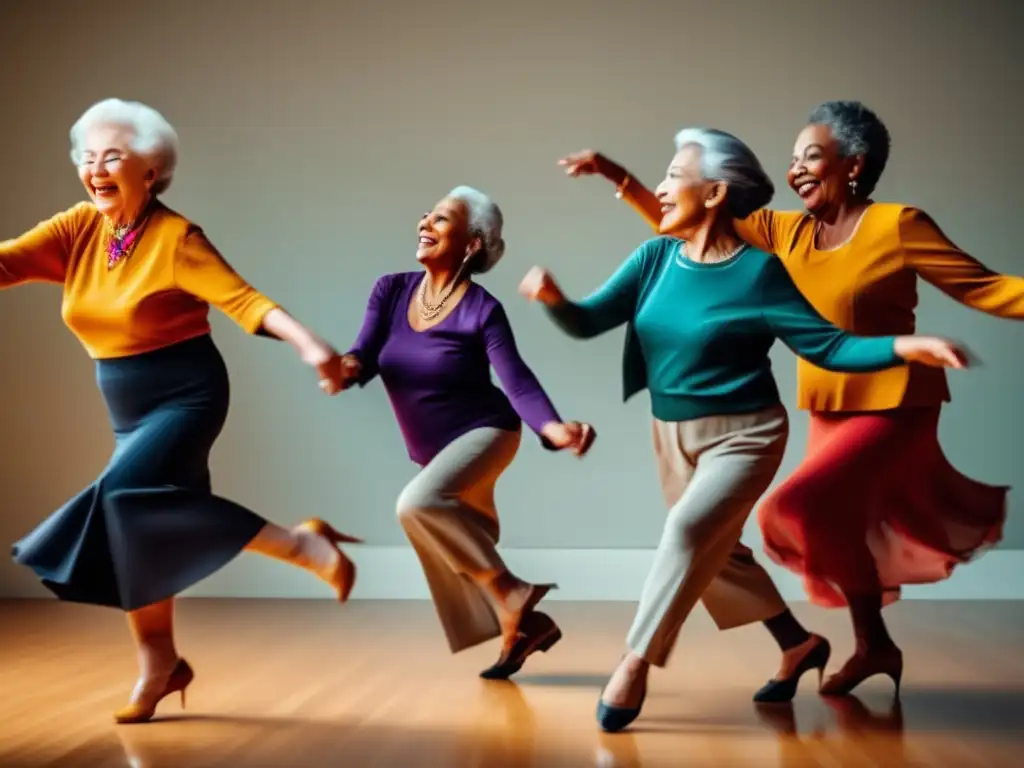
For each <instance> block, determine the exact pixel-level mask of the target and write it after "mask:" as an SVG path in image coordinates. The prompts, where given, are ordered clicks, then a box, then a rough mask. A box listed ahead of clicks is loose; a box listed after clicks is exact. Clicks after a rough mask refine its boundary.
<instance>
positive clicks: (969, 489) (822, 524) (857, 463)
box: [561, 101, 1024, 695]
mask: <svg viewBox="0 0 1024 768" xmlns="http://www.w3.org/2000/svg"><path fill="white" fill-rule="evenodd" d="M889 146H890V140H889V132H888V130H887V129H886V127H885V125H884V124H883V123H882V121H881V120H879V118H878V117H877V116H876V115H875V114H874V113H873V112H872V111H870V110H869V109H867V108H866V107H865V106H864V105H863V104H860V103H859V102H852V101H831V102H825V103H824V104H821V105H820V106H818V107H816V108H815V109H814V110H813V111H812V112H811V115H810V118H809V120H808V125H807V126H806V127H805V128H804V129H803V130H802V131H801V132H800V135H799V136H798V137H797V141H796V146H795V149H794V153H793V159H792V163H791V165H790V168H789V173H788V181H789V185H790V187H791V188H792V189H793V190H794V191H795V192H796V193H797V195H799V196H800V199H801V200H802V201H803V203H804V205H805V206H806V209H807V210H806V212H785V213H783V212H778V211H769V210H761V211H757V212H755V213H754V214H753V215H751V216H749V217H748V218H746V219H744V220H742V221H737V222H735V224H736V229H737V232H738V234H739V235H740V237H742V238H743V239H744V240H746V241H747V242H748V243H750V244H751V245H753V246H754V247H755V248H760V249H762V250H765V251H769V252H772V253H774V254H776V255H777V256H778V257H779V258H781V259H782V261H783V263H784V264H785V266H786V268H787V270H788V271H789V273H790V275H791V276H792V278H793V280H794V282H795V283H796V285H797V287H798V288H799V289H800V290H801V292H802V293H803V294H804V295H805V296H806V297H807V298H808V299H809V300H810V302H811V304H813V305H814V307H815V308H816V309H817V310H818V311H819V312H820V313H821V314H822V315H823V316H824V317H825V318H826V319H827V320H829V321H830V322H832V323H834V324H835V325H837V326H838V327H840V328H843V329H844V330H846V331H850V332H852V333H856V334H860V335H865V336H881V335H889V334H910V333H913V332H914V308H915V306H916V305H917V278H918V277H921V278H923V279H924V280H927V281H928V282H929V283H931V284H932V285H934V286H936V287H937V288H939V289H940V290H942V291H943V292H944V293H946V294H947V295H949V296H951V297H952V298H954V299H956V300H957V301H959V302H961V303H962V304H964V305H966V306H969V307H972V308H974V309H977V310H980V311H982V312H987V313H989V314H991V315H995V316H998V317H1005V318H1013V319H1018V320H1019V319H1022V318H1024V278H1021V277H1012V276H1007V275H1000V274H997V273H995V272H993V271H992V270H990V269H988V268H987V267H985V266H984V265H983V264H981V263H980V262H979V261H977V260H976V259H974V258H973V257H971V256H969V255H968V254H966V253H964V252H963V251H962V250H960V248H958V247H957V246H956V245H954V244H953V243H952V242H951V241H950V240H949V238H947V237H946V236H945V235H944V234H943V232H942V231H941V230H940V229H939V228H938V226H937V225H936V224H935V223H934V222H933V221H932V220H931V219H930V218H929V217H928V216H927V214H925V213H923V212H922V211H920V210H918V209H916V208H913V207H910V206H906V205H901V204H897V203H879V202H875V201H874V200H872V199H871V194H872V193H873V192H874V189H875V185H876V184H877V183H878V180H879V178H880V177H881V175H882V171H883V170H884V169H885V165H886V161H887V160H888V156H889ZM561 164H562V165H564V166H566V169H567V172H568V173H569V175H571V176H577V175H585V174H599V175H602V176H604V177H606V178H607V179H609V180H610V181H611V182H612V183H614V184H615V185H616V190H617V195H618V196H619V197H620V198H622V199H624V200H626V201H627V202H628V203H629V204H630V205H632V206H633V207H634V208H635V209H636V210H637V211H638V212H639V213H640V214H641V215H642V216H643V217H644V219H646V220H647V222H648V223H649V224H650V225H651V226H652V227H654V228H655V229H658V227H659V224H660V222H661V219H662V211H661V205H660V203H659V202H658V200H657V198H656V197H655V196H654V194H653V193H652V192H651V191H650V190H648V189H647V188H645V187H644V186H643V185H642V184H641V183H639V182H638V181H637V180H636V179H635V178H633V176H632V175H631V174H629V173H628V172H627V171H626V170H625V169H624V168H622V167H621V166H619V165H617V164H615V163H614V162H612V161H610V160H609V159H607V158H605V157H603V156H601V155H600V154H597V153H594V152H590V151H585V152H580V153H577V154H574V155H571V156H569V157H567V158H565V159H563V160H562V161H561ZM798 375H799V380H798V381H799V384H798V387H799V391H798V406H799V407H800V408H804V409H807V410H809V411H810V416H811V420H810V434H809V437H808V446H807V456H806V457H805V459H804V461H803V463H802V464H801V465H800V466H799V467H798V468H797V469H796V470H795V471H794V473H793V474H792V475H791V476H790V477H789V478H788V479H787V480H786V481H784V482H783V483H782V484H781V485H780V486H778V487H777V488H776V489H775V490H774V491H773V492H772V493H771V494H770V495H769V496H768V497H767V498H766V499H765V500H764V501H763V502H762V504H761V507H760V511H759V517H760V522H761V527H762V531H763V534H764V542H765V549H766V551H767V552H768V554H769V556H770V557H772V558H773V559H774V560H775V561H776V562H779V563H781V564H782V565H785V566H786V567H787V568H789V569H790V570H793V571H795V572H797V573H800V574H801V575H802V576H803V578H804V582H805V586H806V589H807V593H808V596H809V597H810V599H811V601H812V602H814V603H816V604H818V605H823V606H826V607H840V606H847V607H848V608H849V610H850V613H851V616H852V619H853V626H854V632H855V634H856V640H857V645H856V651H855V652H854V654H853V656H852V657H851V658H850V659H849V660H848V661H847V662H846V663H845V665H844V666H843V667H842V668H841V669H840V670H839V672H838V673H836V674H834V675H832V676H831V677H830V678H829V679H827V680H826V681H825V683H824V684H823V686H822V688H821V692H822V693H823V694H829V695H843V694H847V693H849V692H850V691H852V690H853V689H854V688H855V687H856V686H857V685H859V684H860V683H861V682H862V681H863V680H864V679H866V678H868V677H870V676H872V675H875V674H885V675H888V676H889V677H891V678H892V680H893V682H894V683H895V685H896V686H897V692H898V688H899V682H900V678H901V675H902V671H903V655H902V653H901V651H900V650H899V648H898V647H897V646H896V644H895V643H894V642H893V640H892V638H891V637H890V636H889V633H888V631H887V629H886V626H885V623H884V622H883V620H882V607H883V606H884V605H886V604H888V603H890V602H892V601H894V600H896V599H897V598H898V597H899V590H900V586H901V585H903V584H920V583H930V582H935V581H939V580H941V579H944V578H947V577H948V576H949V575H950V573H951V572H952V570H953V568H954V567H955V566H956V565H957V564H959V563H963V562H966V561H968V560H969V559H971V557H972V556H974V555H975V554H977V553H978V552H979V551H980V550H981V549H983V548H984V547H987V546H991V545H992V544H994V543H995V542H997V541H998V540H999V539H1000V538H1001V536H1002V528H1003V523H1004V521H1005V518H1006V495H1007V491H1008V490H1009V489H1008V488H1005V487H996V486H991V485H985V484H983V483H979V482H977V481H975V480H972V479H971V478H968V477H966V476H964V475H963V474H962V473H960V472H959V471H957V470H956V469H955V468H954V467H953V466H951V465H950V464H949V462H948V461H947V460H946V458H945V456H944V455H943V453H942V449H941V447H940V446H939V442H938V422H939V411H940V408H941V404H942V403H943V402H946V401H948V400H949V389H948V386H947V383H946V375H945V372H944V371H942V370H940V369H937V368H928V367H925V366H920V365H908V366H903V367H900V368H892V369H890V370H886V371H879V372H877V373H834V372H830V371H826V370H823V369H821V368H819V367H817V366H815V365H813V364H812V363H809V362H807V361H806V360H803V359H800V360H799V361H798Z"/></svg>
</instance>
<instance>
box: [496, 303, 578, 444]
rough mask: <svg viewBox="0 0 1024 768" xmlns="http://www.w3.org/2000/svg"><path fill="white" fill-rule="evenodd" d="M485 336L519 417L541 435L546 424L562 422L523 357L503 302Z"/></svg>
mask: <svg viewBox="0 0 1024 768" xmlns="http://www.w3.org/2000/svg"><path fill="white" fill-rule="evenodd" d="M483 337H484V346H485V348H486V350H487V358H488V360H490V363H491V366H492V367H493V368H494V372H495V373H496V374H497V375H498V380H499V381H500V382H501V386H502V388H503V389H504V390H505V394H506V395H508V399H509V400H510V401H511V403H512V407H513V408H515V410H516V413H518V414H519V418H521V419H522V420H523V421H524V422H525V423H526V424H527V425H528V426H529V427H530V429H532V430H533V431H534V432H536V433H538V434H540V431H541V430H542V429H543V428H544V425H545V424H547V423H549V422H561V421H562V418H561V417H560V416H559V415H558V411H556V410H555V406H554V405H552V403H551V400H550V399H549V398H548V396H547V394H546V393H545V392H544V389H543V387H541V385H540V382H539V381H537V377H536V376H535V375H534V373H533V371H531V370H530V368H529V366H528V365H527V364H526V363H525V362H524V361H523V358H522V356H520V354H519V349H518V347H517V346H516V340H515V336H514V335H513V333H512V326H511V325H510V324H509V322H508V316H507V315H506V314H505V309H504V307H502V306H501V304H500V303H496V304H495V306H494V307H493V308H492V309H491V311H490V312H488V313H487V317H486V318H485V319H484V322H483Z"/></svg>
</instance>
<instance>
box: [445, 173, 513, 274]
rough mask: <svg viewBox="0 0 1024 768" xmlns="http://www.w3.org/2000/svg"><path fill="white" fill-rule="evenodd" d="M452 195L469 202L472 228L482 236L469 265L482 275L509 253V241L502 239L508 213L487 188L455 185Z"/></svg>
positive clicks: (473, 271)
mask: <svg viewBox="0 0 1024 768" xmlns="http://www.w3.org/2000/svg"><path fill="white" fill-rule="evenodd" d="M448 197H449V198H451V199H453V200H459V201H461V202H462V203H463V204H464V205H465V206H466V208H467V209H468V210H469V232H470V234H471V235H472V236H473V237H479V238H480V242H481V247H480V250H479V251H477V253H476V255H474V256H473V258H472V261H471V262H470V264H469V265H468V266H469V271H470V272H471V273H473V274H478V275H481V274H483V273H484V272H488V271H490V270H491V269H492V268H493V267H494V265H495V264H497V263H498V261H500V260H501V257H502V256H503V255H504V253H505V241H504V240H502V239H501V230H502V227H503V226H504V225H505V217H504V216H503V215H502V213H501V209H500V208H499V207H498V206H497V204H495V202H494V201H493V200H491V198H490V197H488V196H487V195H485V194H484V193H483V192H481V191H480V190H478V189H474V188H473V187H467V186H465V185H460V186H458V187H456V188H455V189H453V190H452V191H451V192H449V193H448Z"/></svg>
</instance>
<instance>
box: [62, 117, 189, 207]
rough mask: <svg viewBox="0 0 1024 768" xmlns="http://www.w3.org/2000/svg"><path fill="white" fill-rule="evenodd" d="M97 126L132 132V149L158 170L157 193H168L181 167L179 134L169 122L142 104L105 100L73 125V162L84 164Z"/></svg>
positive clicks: (155, 183) (154, 186)
mask: <svg viewBox="0 0 1024 768" xmlns="http://www.w3.org/2000/svg"><path fill="white" fill-rule="evenodd" d="M96 125H118V126H122V127H124V128H128V129H129V130H131V131H132V134H133V138H132V150H133V151H134V152H136V153H137V154H139V155H141V156H143V157H145V158H146V159H147V160H148V161H149V162H151V163H152V164H153V165H154V166H155V167H156V172H157V177H156V180H155V181H154V182H153V194H154V195H160V194H163V193H164V192H166V191H167V189H168V187H170V186H171V182H172V181H173V180H174V169H175V168H176V167H177V165H178V134H177V132H176V131H175V130H174V128H173V127H172V126H171V124H170V123H169V122H167V119H166V118H165V117H164V116H163V115H161V114H160V113H159V112H157V111H156V110H155V109H153V108H152V107H150V106H149V105H147V104H143V103H142V102H139V101H122V100H121V99H104V100H103V101H98V102H96V103H95V104H93V105H92V106H91V107H89V108H88V109H87V110H85V112H83V113H82V116H81V117H80V118H78V120H76V121H75V124H74V125H72V126H71V161H72V162H73V163H75V164H76V165H78V164H79V163H80V162H81V161H82V144H83V143H84V142H85V134H86V133H87V132H88V130H89V129H90V128H92V127H93V126H96Z"/></svg>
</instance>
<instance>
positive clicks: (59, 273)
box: [0, 205, 82, 288]
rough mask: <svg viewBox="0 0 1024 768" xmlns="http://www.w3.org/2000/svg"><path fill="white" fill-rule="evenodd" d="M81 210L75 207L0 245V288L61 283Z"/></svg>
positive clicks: (69, 257) (78, 206)
mask: <svg viewBox="0 0 1024 768" xmlns="http://www.w3.org/2000/svg"><path fill="white" fill-rule="evenodd" d="M81 209H82V206H81V205H77V206H75V207H74V208H71V209H69V210H67V211H63V212H61V213H58V214H57V215H56V216H53V217H52V218H50V219H47V220H46V221H43V222H40V223H39V224H37V225H36V226H34V227H33V228H32V229H30V230H29V231H28V232H26V233H24V234H23V235H21V236H20V237H16V238H14V239H13V240H4V241H3V242H0V288H11V287H13V286H15V285H21V284H22V283H63V282H64V277H65V276H66V274H67V269H68V263H69V261H70V259H71V247H72V244H73V243H74V239H75V233H76V232H77V230H78V218H79V213H80V211H81Z"/></svg>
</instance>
